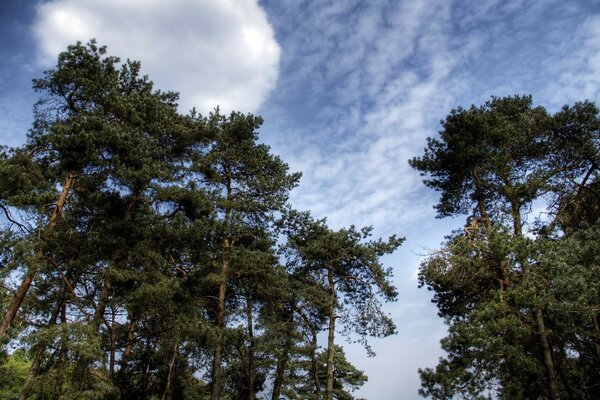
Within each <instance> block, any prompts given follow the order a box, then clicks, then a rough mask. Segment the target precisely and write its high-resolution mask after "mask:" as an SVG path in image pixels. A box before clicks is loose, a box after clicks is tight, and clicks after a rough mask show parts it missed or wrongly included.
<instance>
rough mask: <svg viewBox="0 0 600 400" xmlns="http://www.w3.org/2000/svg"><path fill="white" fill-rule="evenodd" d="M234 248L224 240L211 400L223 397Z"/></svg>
mask: <svg viewBox="0 0 600 400" xmlns="http://www.w3.org/2000/svg"><path fill="white" fill-rule="evenodd" d="M226 189H227V204H229V203H230V202H231V200H232V199H233V191H232V178H231V175H230V174H229V173H228V172H227V173H226ZM231 213H232V210H231V208H230V206H229V205H228V206H227V208H226V210H225V217H224V219H223V233H224V234H225V235H227V230H228V228H229V222H230V219H231ZM232 247H233V242H232V240H231V239H230V238H229V237H226V238H225V239H223V260H222V264H221V281H220V283H219V294H218V297H217V307H216V316H215V325H216V328H217V339H216V343H215V351H214V356H213V365H212V382H211V396H210V398H211V400H219V397H220V395H221V360H222V358H223V333H224V329H225V295H226V294H227V281H228V274H229V253H230V251H231V248H232Z"/></svg>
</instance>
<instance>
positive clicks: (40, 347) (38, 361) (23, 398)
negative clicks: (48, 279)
mask: <svg viewBox="0 0 600 400" xmlns="http://www.w3.org/2000/svg"><path fill="white" fill-rule="evenodd" d="M65 290H66V289H65V288H64V286H63V292H62V293H61V295H60V301H58V302H57V303H56V305H55V307H54V310H53V311H52V315H51V316H50V319H49V320H48V326H47V327H48V328H50V327H51V326H53V325H55V324H56V320H57V319H58V316H59V314H60V312H61V310H62V308H63V307H62V305H63V303H64V300H65V299H64V296H65V293H64V291H65ZM45 352H46V346H45V345H44V344H42V343H38V344H37V345H35V347H34V356H33V361H32V362H31V367H30V368H29V373H28V374H27V380H26V381H25V384H24V385H23V388H22V389H21V393H20V394H19V400H27V399H28V398H29V394H30V393H31V389H32V386H33V381H34V379H35V378H36V377H37V376H38V373H39V371H40V368H41V366H42V359H43V358H44V353H45Z"/></svg>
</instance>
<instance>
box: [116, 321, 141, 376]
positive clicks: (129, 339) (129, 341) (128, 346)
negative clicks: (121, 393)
mask: <svg viewBox="0 0 600 400" xmlns="http://www.w3.org/2000/svg"><path fill="white" fill-rule="evenodd" d="M129 319H130V322H129V327H128V328H127V336H126V339H125V350H123V354H122V355H121V360H120V362H119V376H120V378H121V380H123V381H124V380H125V371H126V370H127V360H128V359H129V356H130V355H131V352H132V348H133V340H134V339H135V336H134V334H133V333H134V330H135V323H136V321H137V319H136V317H134V315H130V318H129Z"/></svg>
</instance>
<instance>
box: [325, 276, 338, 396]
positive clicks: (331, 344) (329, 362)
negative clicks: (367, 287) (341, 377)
mask: <svg viewBox="0 0 600 400" xmlns="http://www.w3.org/2000/svg"><path fill="white" fill-rule="evenodd" d="M327 279H328V281H329V333H328V337H327V389H326V391H325V399H326V400H332V399H333V371H334V365H333V362H334V358H333V356H334V352H335V349H334V340H335V300H336V299H335V281H334V276H333V266H332V265H329V267H328V270H327Z"/></svg>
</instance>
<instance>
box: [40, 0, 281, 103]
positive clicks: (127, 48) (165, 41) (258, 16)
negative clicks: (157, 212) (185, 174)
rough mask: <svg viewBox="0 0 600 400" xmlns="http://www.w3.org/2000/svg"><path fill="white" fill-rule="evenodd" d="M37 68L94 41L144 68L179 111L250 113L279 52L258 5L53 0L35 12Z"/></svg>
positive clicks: (274, 71) (228, 0)
mask: <svg viewBox="0 0 600 400" xmlns="http://www.w3.org/2000/svg"><path fill="white" fill-rule="evenodd" d="M33 33H34V36H35V38H36V40H37V43H38V45H39V56H40V62H41V63H42V64H44V65H46V66H51V65H53V64H54V63H55V62H56V56H57V55H58V53H59V52H61V51H63V50H64V49H65V48H66V46H67V45H69V44H73V43H75V42H76V41H82V42H84V43H85V42H87V41H88V40H89V39H91V38H95V39H97V41H98V43H99V44H102V45H106V46H108V49H109V53H110V54H112V55H117V56H120V57H122V58H130V59H133V60H139V61H141V62H142V69H143V72H144V73H145V74H148V75H149V76H150V78H151V79H152V80H153V81H154V82H155V84H156V87H157V88H159V89H161V90H173V91H177V92H180V94H181V101H180V108H181V110H182V111H183V112H187V111H188V110H189V109H191V107H193V106H195V107H197V108H198V109H199V110H200V111H201V112H203V113H206V112H208V111H210V110H212V109H213V108H214V107H215V106H217V105H218V106H220V107H221V109H223V110H226V111H228V110H234V109H235V110H240V111H243V112H255V111H256V110H257V109H258V108H259V107H260V105H261V104H262V102H263V101H264V100H265V98H266V97H267V95H268V94H269V92H270V91H271V90H272V88H273V87H274V85H275V83H276V80H277V77H278V67H279V57H280V48H279V45H278V44H277V42H276V40H275V37H274V33H273V29H272V27H271V25H270V24H269V22H268V20H267V16H266V14H265V12H264V11H263V9H262V8H261V7H260V6H259V5H258V3H257V1H256V0H239V1H234V0H223V1H211V0H170V1H159V0H144V1H142V0H103V1H100V0H53V1H48V2H42V3H40V5H39V6H38V8H37V17H36V20H35V23H34V25H33Z"/></svg>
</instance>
